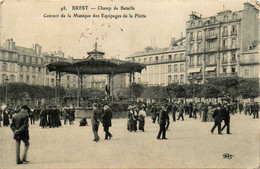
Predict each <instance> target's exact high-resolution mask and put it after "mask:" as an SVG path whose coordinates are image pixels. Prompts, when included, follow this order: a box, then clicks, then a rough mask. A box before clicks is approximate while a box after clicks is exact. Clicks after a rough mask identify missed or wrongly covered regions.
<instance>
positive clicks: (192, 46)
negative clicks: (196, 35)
mask: <svg viewBox="0 0 260 169" xmlns="http://www.w3.org/2000/svg"><path fill="white" fill-rule="evenodd" d="M193 51H194V45H193V44H190V52H193Z"/></svg>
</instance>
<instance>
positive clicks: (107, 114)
mask: <svg viewBox="0 0 260 169" xmlns="http://www.w3.org/2000/svg"><path fill="white" fill-rule="evenodd" d="M102 119H103V120H102V121H103V127H104V131H105V133H106V134H105V140H107V139H109V140H110V139H111V138H112V136H113V135H112V134H111V133H110V132H109V127H111V126H112V123H111V119H112V111H111V109H110V108H109V106H108V105H105V106H104V113H103V115H102Z"/></svg>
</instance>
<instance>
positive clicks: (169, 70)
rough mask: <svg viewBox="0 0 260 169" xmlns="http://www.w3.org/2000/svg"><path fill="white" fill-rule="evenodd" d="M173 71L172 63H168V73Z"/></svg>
mask: <svg viewBox="0 0 260 169" xmlns="http://www.w3.org/2000/svg"><path fill="white" fill-rule="evenodd" d="M171 72H172V65H168V73H171Z"/></svg>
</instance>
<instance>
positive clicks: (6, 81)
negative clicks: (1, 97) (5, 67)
mask: <svg viewBox="0 0 260 169" xmlns="http://www.w3.org/2000/svg"><path fill="white" fill-rule="evenodd" d="M8 81H9V79H8V77H7V78H6V79H5V85H6V87H5V104H6V105H7V84H8Z"/></svg>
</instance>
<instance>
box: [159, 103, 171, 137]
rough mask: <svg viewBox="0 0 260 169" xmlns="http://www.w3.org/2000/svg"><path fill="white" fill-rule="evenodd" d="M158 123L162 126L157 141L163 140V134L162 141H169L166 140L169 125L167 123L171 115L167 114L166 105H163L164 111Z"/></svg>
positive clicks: (162, 110)
mask: <svg viewBox="0 0 260 169" xmlns="http://www.w3.org/2000/svg"><path fill="white" fill-rule="evenodd" d="M158 122H159V125H160V130H159V133H158V135H157V139H161V134H162V139H167V138H166V125H167V123H169V115H168V113H167V109H166V105H162V109H161V111H160V113H159V119H158Z"/></svg>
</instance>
